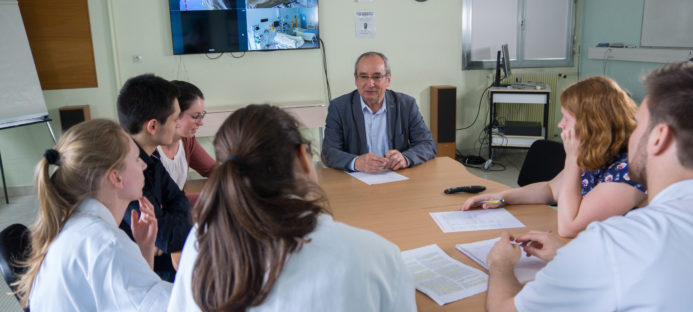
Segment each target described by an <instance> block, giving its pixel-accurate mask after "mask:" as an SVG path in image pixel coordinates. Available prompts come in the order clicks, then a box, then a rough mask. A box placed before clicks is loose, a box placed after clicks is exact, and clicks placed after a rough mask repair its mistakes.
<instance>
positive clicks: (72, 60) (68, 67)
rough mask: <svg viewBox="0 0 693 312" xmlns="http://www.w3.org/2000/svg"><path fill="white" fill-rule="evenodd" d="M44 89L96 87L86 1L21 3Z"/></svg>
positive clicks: (45, 0) (27, 32)
mask: <svg viewBox="0 0 693 312" xmlns="http://www.w3.org/2000/svg"><path fill="white" fill-rule="evenodd" d="M19 9H20V11H21V13H22V19H23V21H24V27H25V28H26V34H27V37H28V38H29V44H30V46H31V53H32V54H33V57H34V63H35V64H36V71H37V72H38V76H39V80H40V81H41V88H42V89H43V90H53V89H75V88H93V87H97V80H96V66H95V64H94V48H93V45H92V40H91V27H90V24H89V8H88V6H87V0H60V1H53V0H19Z"/></svg>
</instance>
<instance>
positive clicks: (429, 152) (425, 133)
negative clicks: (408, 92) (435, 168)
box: [402, 99, 438, 167]
mask: <svg viewBox="0 0 693 312" xmlns="http://www.w3.org/2000/svg"><path fill="white" fill-rule="evenodd" d="M402 108H405V109H406V111H405V112H402V113H403V114H404V116H406V118H409V144H410V148H409V149H407V150H406V151H402V155H403V156H404V157H407V159H409V167H412V166H416V165H418V164H421V163H424V162H425V161H427V160H429V159H432V158H433V157H436V154H437V153H438V146H437V145H436V143H435V142H434V141H433V135H431V131H429V130H428V127H426V123H424V120H423V117H422V116H421V112H419V106H418V105H416V101H414V100H413V99H412V102H411V103H407V105H403V107H402Z"/></svg>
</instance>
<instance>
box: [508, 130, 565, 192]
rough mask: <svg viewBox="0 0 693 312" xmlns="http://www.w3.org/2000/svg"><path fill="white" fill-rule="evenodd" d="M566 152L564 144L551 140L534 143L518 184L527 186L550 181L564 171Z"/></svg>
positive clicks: (528, 153) (518, 178)
mask: <svg viewBox="0 0 693 312" xmlns="http://www.w3.org/2000/svg"><path fill="white" fill-rule="evenodd" d="M564 163H565V150H564V149H563V144H562V143H559V142H554V141H549V140H539V141H534V143H532V145H531V146H530V147H529V151H527V156H525V161H524V162H523V163H522V169H520V175H519V176H518V177H517V184H518V185H520V186H525V185H527V184H532V183H535V182H542V181H549V180H551V179H553V178H554V177H555V176H556V175H558V173H559V172H561V170H563V165H564Z"/></svg>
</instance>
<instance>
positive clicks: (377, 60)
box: [322, 52, 437, 172]
mask: <svg viewBox="0 0 693 312" xmlns="http://www.w3.org/2000/svg"><path fill="white" fill-rule="evenodd" d="M390 78H391V77H390V64H389V62H388V60H387V57H385V55H383V54H382V53H378V52H366V53H364V54H361V56H359V58H358V59H357V60H356V65H355V66H354V79H355V81H356V88H357V90H355V91H353V92H351V93H348V94H345V95H342V96H340V97H338V98H336V99H334V100H333V101H332V102H330V107H329V109H328V112H327V119H326V121H325V140H324V141H323V144H322V157H323V162H324V163H325V164H326V165H327V166H329V167H332V168H336V169H342V170H351V171H363V172H378V171H380V170H382V169H391V170H399V169H402V168H407V167H411V166H414V165H418V164H420V163H423V162H425V161H426V160H429V159H431V158H433V157H435V156H436V152H437V147H436V144H435V142H434V141H433V136H431V132H430V131H429V130H428V128H427V127H426V124H425V123H424V121H423V118H422V117H421V113H420V112H419V107H418V106H417V105H416V100H415V99H414V98H413V97H411V96H408V95H406V94H403V93H398V92H394V91H391V90H387V87H388V86H390Z"/></svg>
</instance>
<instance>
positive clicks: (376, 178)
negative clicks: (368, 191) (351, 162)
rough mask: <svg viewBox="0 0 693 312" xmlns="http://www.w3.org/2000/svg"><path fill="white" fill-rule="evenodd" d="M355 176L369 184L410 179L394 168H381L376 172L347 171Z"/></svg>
mask: <svg viewBox="0 0 693 312" xmlns="http://www.w3.org/2000/svg"><path fill="white" fill-rule="evenodd" d="M347 173H348V174H349V175H351V176H352V177H354V178H357V179H359V180H360V181H361V182H363V183H366V184H368V185H373V184H382V183H390V182H397V181H404V180H409V178H407V177H405V176H403V175H401V174H399V173H395V172H394V171H392V170H381V171H379V172H376V173H366V172H347Z"/></svg>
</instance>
